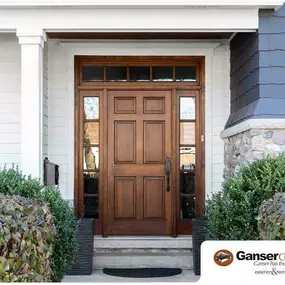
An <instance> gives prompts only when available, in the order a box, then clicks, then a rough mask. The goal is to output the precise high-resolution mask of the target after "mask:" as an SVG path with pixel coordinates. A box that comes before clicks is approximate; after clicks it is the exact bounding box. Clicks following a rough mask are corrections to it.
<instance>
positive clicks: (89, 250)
mask: <svg viewBox="0 0 285 285" xmlns="http://www.w3.org/2000/svg"><path fill="white" fill-rule="evenodd" d="M77 240H78V244H79V250H78V253H77V257H76V261H75V264H73V265H72V267H71V269H70V270H68V271H67V272H66V275H91V274H92V270H93V241H94V234H93V219H81V220H80V222H79V225H78V232H77Z"/></svg>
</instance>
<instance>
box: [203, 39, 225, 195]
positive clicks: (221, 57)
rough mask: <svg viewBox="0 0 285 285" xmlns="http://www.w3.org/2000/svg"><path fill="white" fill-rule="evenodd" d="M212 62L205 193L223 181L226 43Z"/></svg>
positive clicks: (218, 48)
mask: <svg viewBox="0 0 285 285" xmlns="http://www.w3.org/2000/svg"><path fill="white" fill-rule="evenodd" d="M212 62H213V66H212V73H213V74H212V91H211V93H212V117H211V118H208V120H210V121H211V124H212V146H211V147H212V186H211V189H207V194H209V192H210V191H211V192H217V191H219V190H221V183H222V182H223V168H224V142H223V140H222V139H221V138H220V133H221V131H222V130H223V129H224V126H225V124H226V121H227V119H228V117H229V113H230V51H229V45H228V44H225V45H221V46H219V47H217V48H216V49H215V51H214V55H213V61H212ZM206 84H207V82H206ZM206 152H207V149H206ZM206 162H207V157H206Z"/></svg>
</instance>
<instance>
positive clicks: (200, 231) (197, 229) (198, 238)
mask: <svg viewBox="0 0 285 285" xmlns="http://www.w3.org/2000/svg"><path fill="white" fill-rule="evenodd" d="M192 221H193V223H192V243H193V265H194V273H195V275H200V274H201V244H202V242H203V241H205V240H206V233H207V221H206V218H204V217H203V218H197V219H193V220H192Z"/></svg>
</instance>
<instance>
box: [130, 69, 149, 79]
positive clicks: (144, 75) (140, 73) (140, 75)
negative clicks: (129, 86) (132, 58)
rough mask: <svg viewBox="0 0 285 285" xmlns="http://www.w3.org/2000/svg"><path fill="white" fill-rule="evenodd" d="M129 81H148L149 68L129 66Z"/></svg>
mask: <svg viewBox="0 0 285 285" xmlns="http://www.w3.org/2000/svg"><path fill="white" fill-rule="evenodd" d="M129 75H130V81H149V80H150V67H149V66H131V67H129Z"/></svg>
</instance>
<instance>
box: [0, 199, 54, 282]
mask: <svg viewBox="0 0 285 285" xmlns="http://www.w3.org/2000/svg"><path fill="white" fill-rule="evenodd" d="M55 233H56V231H55V225H54V219H53V216H52V215H51V213H50V211H49V209H48V208H47V205H46V204H45V203H44V202H43V201H42V200H35V199H27V198H23V197H21V196H5V195H0V282H48V281H51V268H50V263H51V256H52V252H53V241H54V237H55Z"/></svg>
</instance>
